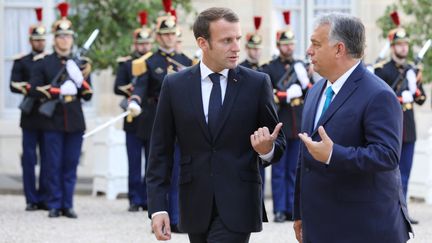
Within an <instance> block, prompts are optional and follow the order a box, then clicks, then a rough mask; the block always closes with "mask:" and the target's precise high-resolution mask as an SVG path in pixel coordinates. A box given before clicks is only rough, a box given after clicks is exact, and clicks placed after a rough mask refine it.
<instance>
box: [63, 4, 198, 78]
mask: <svg viewBox="0 0 432 243" xmlns="http://www.w3.org/2000/svg"><path fill="white" fill-rule="evenodd" d="M69 3H70V5H71V11H70V12H71V14H70V16H69V18H70V20H71V21H72V23H73V25H74V29H75V31H76V33H78V35H77V40H76V42H77V44H78V45H79V46H80V45H82V44H83V43H84V42H85V40H86V39H87V38H88V37H89V36H90V34H91V33H92V31H93V30H94V29H96V28H97V29H99V30H100V33H99V36H98V38H97V39H96V41H95V43H94V44H93V46H92V47H91V51H90V52H89V54H88V56H89V57H90V58H91V59H92V61H93V67H94V69H98V70H102V69H106V68H109V67H111V68H112V70H115V69H116V65H117V64H116V59H117V57H119V56H125V55H128V54H130V53H131V46H132V41H133V37H132V33H133V31H134V29H136V28H139V27H141V26H140V23H139V20H138V17H137V15H138V12H139V11H142V10H146V11H147V13H148V21H147V26H148V27H154V24H155V21H156V18H157V16H158V15H159V14H160V13H161V12H162V11H163V7H162V1H161V0H138V1H125V0H100V1H94V0H70V1H69ZM173 8H175V9H182V10H183V11H184V12H186V13H190V12H191V11H192V5H191V0H174V1H173ZM182 17H183V16H182Z"/></svg>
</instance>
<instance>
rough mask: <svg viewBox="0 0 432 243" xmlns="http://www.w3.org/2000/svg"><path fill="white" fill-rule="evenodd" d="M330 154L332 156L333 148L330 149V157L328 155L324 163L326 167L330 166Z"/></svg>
mask: <svg viewBox="0 0 432 243" xmlns="http://www.w3.org/2000/svg"><path fill="white" fill-rule="evenodd" d="M332 154H333V148H332V150H331V151H330V155H329V157H328V159H327V161H326V165H328V164H330V160H331V157H332Z"/></svg>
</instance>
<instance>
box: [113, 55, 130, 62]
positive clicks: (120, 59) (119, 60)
mask: <svg viewBox="0 0 432 243" xmlns="http://www.w3.org/2000/svg"><path fill="white" fill-rule="evenodd" d="M131 59H132V57H131V56H124V57H117V60H116V61H117V62H118V63H122V62H127V61H129V60H131Z"/></svg>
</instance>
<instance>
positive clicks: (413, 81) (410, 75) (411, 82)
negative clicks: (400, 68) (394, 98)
mask: <svg viewBox="0 0 432 243" xmlns="http://www.w3.org/2000/svg"><path fill="white" fill-rule="evenodd" d="M406 79H407V80H408V89H409V91H410V92H411V94H415V93H416V91H417V75H416V74H415V72H414V70H413V69H412V68H411V69H410V70H408V71H407V73H406Z"/></svg>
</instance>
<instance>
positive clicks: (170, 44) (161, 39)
mask: <svg viewBox="0 0 432 243" xmlns="http://www.w3.org/2000/svg"><path fill="white" fill-rule="evenodd" d="M156 40H157V42H158V43H159V46H160V47H162V48H163V49H167V50H169V49H173V48H175V44H176V41H177V36H176V34H175V33H166V34H157V35H156Z"/></svg>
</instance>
